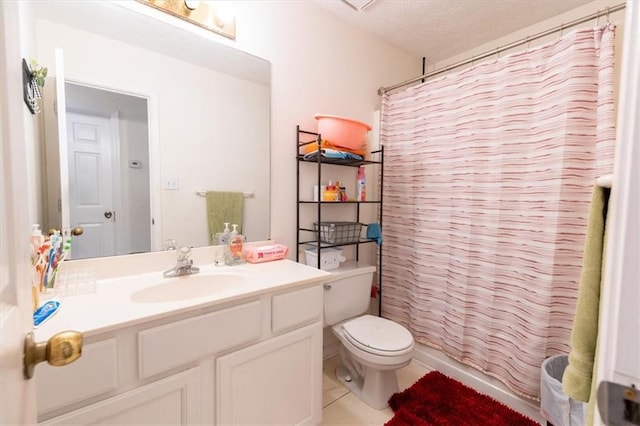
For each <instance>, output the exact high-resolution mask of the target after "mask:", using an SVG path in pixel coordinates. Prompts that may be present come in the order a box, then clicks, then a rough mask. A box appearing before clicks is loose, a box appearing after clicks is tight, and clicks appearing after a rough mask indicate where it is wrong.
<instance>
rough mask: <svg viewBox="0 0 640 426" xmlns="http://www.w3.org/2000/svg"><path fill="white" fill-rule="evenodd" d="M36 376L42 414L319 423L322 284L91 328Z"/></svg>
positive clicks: (73, 419)
mask: <svg viewBox="0 0 640 426" xmlns="http://www.w3.org/2000/svg"><path fill="white" fill-rule="evenodd" d="M35 378H36V384H37V397H38V420H39V422H40V424H47V425H70V424H105V425H106V424H109V425H117V424H122V425H125V424H126V425H130V424H153V425H162V424H166V425H191V424H220V425H226V424H319V423H320V422H321V415H322V414H321V413H322V395H321V392H322V286H321V284H320V283H315V284H307V285H302V286H295V288H289V289H288V290H274V291H273V292H270V293H265V294H260V295H257V296H253V297H246V298H240V299H238V300H235V301H233V302H227V303H223V304H220V305H216V306H210V307H207V308H199V309H197V310H196V311H193V312H180V313H176V314H173V315H167V316H166V317H164V318H162V319H155V320H152V321H149V322H142V323H137V324H134V325H129V326H123V327H121V328H116V329H113V330H111V331H108V332H104V333H102V334H97V335H92V336H89V337H87V338H85V346H84V348H83V355H82V357H81V358H80V359H79V360H78V361H77V362H76V363H74V364H70V365H68V366H65V367H64V368H58V367H52V366H49V365H43V364H41V365H39V366H38V367H37V370H36V375H35Z"/></svg>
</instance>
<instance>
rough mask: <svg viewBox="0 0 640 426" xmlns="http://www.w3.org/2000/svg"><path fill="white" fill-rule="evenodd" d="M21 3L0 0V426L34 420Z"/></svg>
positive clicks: (25, 109) (25, 108) (27, 113)
mask: <svg viewBox="0 0 640 426" xmlns="http://www.w3.org/2000/svg"><path fill="white" fill-rule="evenodd" d="M20 18H21V14H20V5H19V4H18V3H16V2H0V34H1V36H0V39H1V40H2V48H1V50H0V112H1V116H0V123H1V124H0V128H1V130H2V136H1V138H2V140H1V141H0V142H1V143H0V161H1V163H0V235H1V236H2V237H1V238H0V424H2V425H24V424H33V423H35V421H36V409H35V407H36V405H35V387H34V385H33V381H31V382H28V381H26V380H25V379H24V378H23V375H22V345H23V341H24V336H25V334H26V333H27V332H29V331H31V329H32V325H31V324H32V321H33V320H32V317H31V312H32V311H31V295H30V288H29V278H28V277H27V273H26V272H27V270H28V269H27V268H28V266H27V265H26V262H27V259H28V257H27V253H28V235H24V234H25V233H27V234H28V232H29V231H28V229H29V223H28V221H29V211H28V210H29V208H28V197H26V196H25V194H26V193H27V171H26V169H27V167H26V164H27V152H26V146H25V144H26V137H25V130H26V129H25V122H26V120H27V119H30V118H31V113H30V112H28V110H27V107H26V106H25V104H24V102H23V101H22V74H21V71H22V68H21V60H22V56H23V55H22V52H21V50H20V42H21V34H20Z"/></svg>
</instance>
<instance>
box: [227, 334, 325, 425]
mask: <svg viewBox="0 0 640 426" xmlns="http://www.w3.org/2000/svg"><path fill="white" fill-rule="evenodd" d="M216 420H217V424H219V425H247V424H253V425H256V424H260V425H274V424H288V425H293V424H302V425H308V424H313V425H315V424H319V423H320V422H321V420H322V325H321V323H319V322H318V323H315V324H313V325H310V326H307V327H304V328H300V329H297V330H295V331H292V332H289V333H287V334H283V335H281V336H278V337H275V338H273V339H269V340H267V341H264V342H261V343H258V344H256V345H253V346H250V347H248V348H245V349H242V350H240V351H237V352H234V353H232V354H229V355H226V356H223V357H220V358H218V360H217V386H216Z"/></svg>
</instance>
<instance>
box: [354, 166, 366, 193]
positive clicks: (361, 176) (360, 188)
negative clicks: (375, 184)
mask: <svg viewBox="0 0 640 426" xmlns="http://www.w3.org/2000/svg"><path fill="white" fill-rule="evenodd" d="M366 186H367V178H366V176H365V173H364V166H360V167H359V168H358V181H357V185H356V187H357V192H356V194H357V200H358V201H367V190H366Z"/></svg>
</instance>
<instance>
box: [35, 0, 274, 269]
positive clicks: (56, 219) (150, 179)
mask: <svg viewBox="0 0 640 426" xmlns="http://www.w3.org/2000/svg"><path fill="white" fill-rule="evenodd" d="M29 6H30V7H32V8H33V17H34V41H35V44H36V46H35V51H36V52H37V57H38V60H39V62H40V63H42V64H46V65H48V66H49V69H50V72H49V75H50V76H51V77H52V78H49V79H48V81H47V84H46V85H45V98H46V97H49V99H51V97H56V96H57V99H56V102H57V103H58V105H61V104H62V101H67V102H65V103H64V104H65V105H66V106H65V107H64V108H62V109H64V111H62V112H63V113H64V115H65V116H66V120H65V122H64V123H58V122H57V121H56V120H57V118H58V117H59V116H60V114H59V112H60V111H58V113H56V112H54V111H52V110H51V109H52V108H49V110H48V109H47V107H46V105H45V114H43V118H42V119H41V121H42V122H41V130H40V139H42V141H43V147H42V152H43V155H42V156H43V158H44V159H45V160H44V161H43V163H44V164H43V166H44V168H45V169H46V170H47V171H46V173H43V175H44V177H45V178H44V179H43V187H42V198H43V199H44V200H45V202H44V204H45V205H44V207H43V214H42V216H43V220H42V222H43V227H45V229H48V228H49V227H57V226H60V225H59V224H61V223H62V224H67V223H68V224H69V226H72V227H73V226H78V225H81V226H83V227H84V228H85V235H83V236H81V237H77V241H76V242H74V244H73V247H74V248H75V249H76V255H75V256H73V258H86V257H97V256H107V255H119V254H130V253H138V252H144V251H148V250H160V249H163V248H167V246H170V245H171V244H172V242H173V241H175V244H176V245H178V246H183V245H186V246H191V247H199V246H204V245H208V244H209V235H208V225H207V207H206V200H205V197H204V196H203V194H204V193H205V192H206V191H232V192H239V193H243V194H244V217H243V225H242V226H243V229H242V231H243V233H244V234H245V235H246V237H247V240H248V241H257V240H265V239H268V238H269V221H270V219H269V212H270V207H269V202H270V194H269V176H270V173H269V161H270V160H269V145H270V137H269V136H270V111H269V108H270V64H269V62H267V61H265V60H263V59H260V58H257V57H254V56H251V55H249V54H246V53H245V52H241V51H239V50H237V49H234V48H232V47H229V46H227V45H224V44H221V43H220V42H219V41H218V40H216V37H219V36H218V35H216V34H213V33H209V32H207V31H206V30H203V29H200V28H197V27H195V26H194V28H189V27H186V26H185V25H189V24H188V23H174V22H172V21H171V19H174V20H175V19H176V18H173V17H165V16H162V12H159V11H156V10H154V9H151V8H149V7H148V6H146V5H143V4H140V3H137V2H121V3H120V2H68V1H55V0H52V1H47V2H36V1H34V2H32V3H30V4H29ZM147 9H149V10H147ZM56 52H57V53H56ZM56 55H58V56H59V57H57V58H56ZM59 76H64V77H63V78H62V79H60V78H59ZM56 79H57V80H60V81H62V82H63V83H64V86H63V87H64V89H62V92H64V94H62V92H60V93H58V94H57V95H56V93H55V86H56V83H59V82H60V81H56ZM95 99H109V100H106V101H104V102H103V103H102V104H97V103H93V100H95ZM124 104H127V105H128V107H126V108H125V107H122V106H121V105H124ZM51 105H53V102H51ZM114 105H116V106H114ZM127 108H130V109H127ZM57 109H58V110H60V109H61V107H59V106H57ZM56 114H57V116H56ZM78 117H80V121H78V120H77V118H78ZM114 117H115V118H114ZM94 119H97V120H102V122H103V123H104V124H103V127H105V128H107V129H110V130H111V132H112V135H116V136H114V139H118V140H117V141H116V142H112V143H111V144H110V145H111V146H112V149H111V153H110V155H111V157H113V158H111V159H110V160H107V164H111V165H114V167H112V168H111V169H110V171H111V172H112V174H113V177H112V178H111V179H110V182H111V183H112V186H113V188H112V189H111V190H109V189H108V188H107V189H106V190H105V189H104V187H99V186H97V184H95V182H97V180H98V178H101V179H102V180H104V179H103V175H104V173H102V170H107V169H106V168H104V167H102V166H100V165H99V160H98V158H104V157H105V155H102V154H100V153H101V152H102V151H99V152H98V151H96V152H90V151H91V150H87V149H85V146H86V145H87V144H86V143H85V142H87V141H88V140H89V141H90V140H91V139H92V138H93V137H95V136H96V135H97V134H100V133H99V131H97V130H95V129H97V128H98V126H97V125H95V126H94V125H93V121H91V120H94ZM78 123H80V124H78ZM63 127H66V136H62V135H60V137H57V132H58V131H60V128H63ZM127 132H129V133H127ZM61 139H66V140H62V141H61V143H60V145H62V146H64V149H62V150H61V149H60V147H59V144H58V142H59V140H61ZM78 141H80V142H78ZM83 144H84V145H83ZM74 147H75V148H74ZM61 151H66V155H65V153H64V152H63V157H65V158H63V159H62V161H59V160H60V158H58V156H57V155H56V154H57V153H59V152H61ZM74 153H75V154H74ZM79 153H80V154H82V155H79ZM74 155H75V156H74ZM105 167H106V166H105ZM74 182H75V183H74ZM65 185H66V186H65ZM69 185H72V186H71V189H70V190H69V189H65V188H68V187H69ZM98 188H100V189H99V190H98ZM109 191H111V194H112V197H111V201H109V202H103V201H102V198H101V195H102V193H105V192H106V193H108V192H109ZM107 198H108V197H107ZM70 202H71V203H72V204H74V203H75V204H74V205H69V203H70ZM86 206H90V207H93V208H94V210H95V213H96V215H97V216H103V217H102V223H98V222H97V221H96V220H94V219H92V220H85V219H82V218H81V217H80V216H78V215H77V214H74V213H73V211H74V208H75V209H76V210H78V209H80V210H82V208H83V207H86ZM85 210H86V209H85ZM83 220H85V222H84V223H83ZM105 223H106V225H105ZM109 229H111V230H109ZM78 251H82V253H80V254H78ZM73 253H74V251H73V248H72V254H73Z"/></svg>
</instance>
